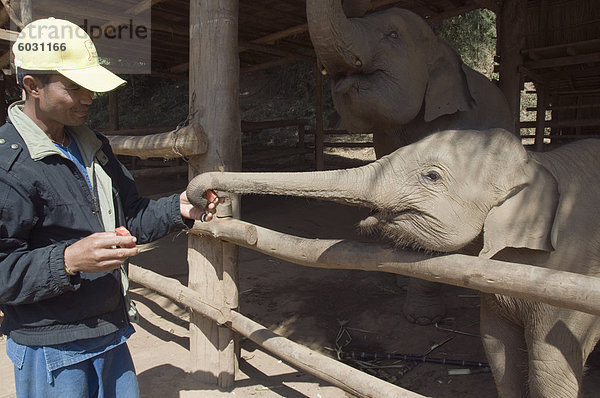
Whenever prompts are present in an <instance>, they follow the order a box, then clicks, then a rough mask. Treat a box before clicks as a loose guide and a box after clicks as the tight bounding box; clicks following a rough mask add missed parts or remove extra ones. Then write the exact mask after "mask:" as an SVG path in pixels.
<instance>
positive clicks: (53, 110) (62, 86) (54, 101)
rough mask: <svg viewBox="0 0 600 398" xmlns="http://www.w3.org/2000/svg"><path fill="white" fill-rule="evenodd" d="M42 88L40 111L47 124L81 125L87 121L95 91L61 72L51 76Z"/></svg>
mask: <svg viewBox="0 0 600 398" xmlns="http://www.w3.org/2000/svg"><path fill="white" fill-rule="evenodd" d="M40 90H41V92H40V96H39V111H40V116H41V117H42V118H44V119H45V120H44V121H45V123H46V124H47V125H49V124H53V123H59V124H62V125H64V126H79V125H82V124H83V123H84V122H85V118H86V117H87V114H88V110H89V107H90V105H91V104H92V96H93V95H94V93H93V92H91V91H89V90H87V89H85V88H83V87H81V86H79V85H78V84H76V83H74V82H72V81H71V80H69V79H67V78H66V77H64V76H62V75H60V74H56V75H52V76H50V80H49V81H48V83H46V84H44V85H43V86H42V87H41V88H40Z"/></svg>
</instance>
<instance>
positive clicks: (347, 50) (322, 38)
mask: <svg viewBox="0 0 600 398" xmlns="http://www.w3.org/2000/svg"><path fill="white" fill-rule="evenodd" d="M369 3H370V1H368V0H367V1H364V0H354V1H352V2H351V3H350V4H346V6H345V8H346V9H348V10H349V11H348V12H349V13H351V14H352V16H358V15H357V14H358V13H360V12H363V11H364V10H366V9H367V8H368V4H369ZM306 17H307V20H308V30H309V33H310V38H311V41H312V43H313V46H314V48H315V51H316V53H317V55H318V56H319V60H320V61H321V63H322V64H323V66H324V67H325V69H326V71H327V73H328V74H329V75H330V76H336V75H338V74H341V73H343V74H347V73H352V72H355V71H359V70H360V69H361V68H363V66H364V65H365V64H366V62H367V60H366V59H365V57H366V54H367V53H368V51H367V43H366V42H365V39H364V35H363V34H362V32H361V30H360V27H359V26H358V25H357V24H355V23H353V22H352V20H351V19H348V18H347V17H346V15H345V14H344V8H342V2H341V1H340V0H307V1H306Z"/></svg>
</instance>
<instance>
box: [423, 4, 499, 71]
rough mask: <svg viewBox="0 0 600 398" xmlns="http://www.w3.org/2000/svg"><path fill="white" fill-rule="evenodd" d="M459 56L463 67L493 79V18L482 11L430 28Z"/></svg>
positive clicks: (490, 12)
mask: <svg viewBox="0 0 600 398" xmlns="http://www.w3.org/2000/svg"><path fill="white" fill-rule="evenodd" d="M432 28H433V30H434V32H435V33H436V34H437V35H438V36H439V37H441V38H443V39H445V40H446V41H447V42H448V43H450V45H451V46H452V47H453V48H454V49H455V50H456V51H457V52H458V53H459V54H460V55H461V57H462V60H463V62H464V63H465V64H467V65H469V66H470V67H472V68H473V69H475V70H477V71H479V72H481V73H482V74H484V75H485V76H487V77H488V78H497V76H494V55H495V54H496V15H495V14H494V13H493V12H492V11H490V10H485V9H480V10H475V11H471V12H468V13H466V14H463V15H459V16H457V17H454V18H450V19H446V20H444V21H442V22H439V23H437V24H435V25H434V26H432Z"/></svg>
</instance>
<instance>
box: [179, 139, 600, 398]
mask: <svg viewBox="0 0 600 398" xmlns="http://www.w3.org/2000/svg"><path fill="white" fill-rule="evenodd" d="M599 153H600V140H585V141H579V142H577V143H573V144H570V145H566V146H564V147H562V148H559V149H557V150H555V151H552V152H546V153H539V154H538V153H528V152H526V151H525V149H524V148H523V146H522V145H521V143H520V141H519V139H517V138H516V137H515V136H513V135H512V134H511V133H509V132H507V131H505V130H501V129H493V130H490V131H486V132H481V131H458V130H448V131H442V132H438V133H435V134H432V135H430V136H428V137H426V138H424V139H423V140H420V141H418V142H416V143H414V144H411V145H408V146H405V147H403V148H400V149H398V150H396V151H395V152H393V153H392V154H390V155H387V156H384V157H383V158H381V159H379V160H377V161H376V162H374V163H371V164H368V165H366V166H363V167H359V168H355V169H349V170H335V171H323V172H309V173H219V172H214V173H206V174H202V175H199V176H197V177H196V178H194V179H193V180H192V181H191V182H190V184H189V186H188V190H187V193H188V197H189V198H190V200H191V201H192V203H194V204H195V205H197V206H203V205H204V204H205V200H204V199H203V198H202V195H203V194H204V192H205V191H206V190H208V189H216V190H222V191H227V192H235V193H241V194H248V193H261V194H275V195H294V196H302V197H311V198H320V199H325V200H330V201H335V202H341V203H346V204H351V205H358V206H363V207H369V208H371V209H372V210H373V212H372V213H371V215H370V216H369V217H368V218H366V219H365V220H363V221H362V222H361V223H360V227H361V228H363V229H365V230H367V231H370V232H372V233H375V234H379V235H381V236H382V237H384V238H385V239H388V240H391V241H393V242H395V243H396V244H397V245H399V246H402V247H410V248H417V249H425V250H430V251H435V252H457V251H462V252H465V253H471V254H474V255H479V256H482V257H486V258H494V259H499V260H505V261H510V262H518V263H524V264H532V265H537V266H541V267H547V268H552V269H557V270H562V271H570V272H576V273H581V274H585V275H591V276H600V255H599V253H600V228H598V225H600V212H598V209H597V205H598V201H599V200H600V160H599V159H598V154H599ZM541 283H543V281H542V282H541ZM481 334H482V338H483V343H484V348H485V350H486V354H487V356H488V359H489V361H490V365H491V367H492V372H493V375H494V379H495V381H496V385H497V388H498V392H499V395H500V396H501V397H520V396H530V397H540V398H542V397H543V398H552V397H556V398H566V397H576V396H577V393H578V391H579V389H580V384H581V379H582V373H583V367H584V364H585V361H586V358H587V356H588V355H589V353H590V352H591V351H592V349H593V348H594V346H595V344H596V343H597V341H598V338H599V337H600V318H599V317H597V316H594V315H590V314H586V313H583V312H579V311H574V310H569V309H563V308H558V307H554V306H551V305H548V304H542V303H536V302H530V301H526V300H522V299H516V298H511V297H506V296H500V295H492V294H483V293H482V299H481Z"/></svg>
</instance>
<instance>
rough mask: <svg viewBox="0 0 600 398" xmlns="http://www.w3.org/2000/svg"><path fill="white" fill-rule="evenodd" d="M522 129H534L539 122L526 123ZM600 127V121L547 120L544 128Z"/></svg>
mask: <svg viewBox="0 0 600 398" xmlns="http://www.w3.org/2000/svg"><path fill="white" fill-rule="evenodd" d="M520 126H521V128H533V127H536V126H537V122H536V121H535V120H534V121H524V122H521V124H520ZM587 126H590V127H592V126H600V119H578V120H546V121H544V127H587Z"/></svg>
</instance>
